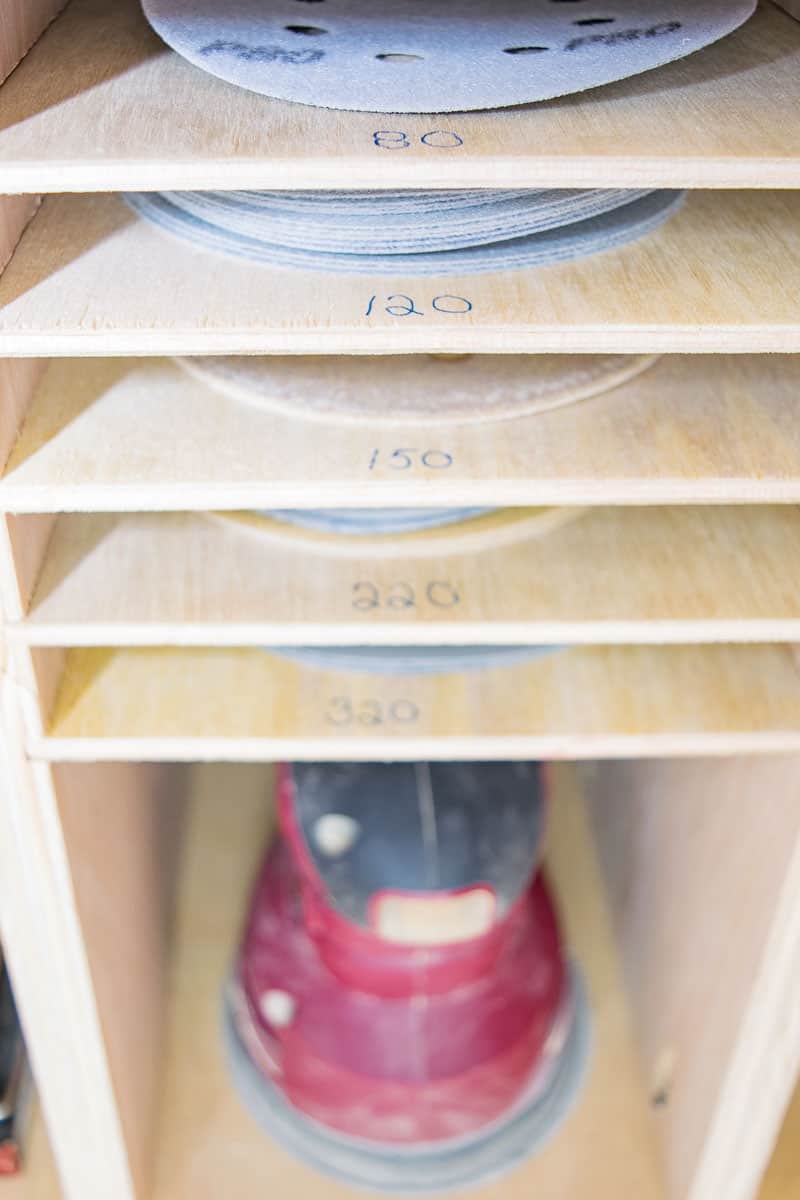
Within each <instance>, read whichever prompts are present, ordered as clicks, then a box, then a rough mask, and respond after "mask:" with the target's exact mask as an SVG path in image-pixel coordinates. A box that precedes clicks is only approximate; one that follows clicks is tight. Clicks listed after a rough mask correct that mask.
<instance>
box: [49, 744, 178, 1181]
mask: <svg viewBox="0 0 800 1200" xmlns="http://www.w3.org/2000/svg"><path fill="white" fill-rule="evenodd" d="M53 778H54V783H55V789H56V794H57V797H58V812H59V816H60V820H61V827H62V830H63V836H64V843H65V846H66V850H67V856H68V859H69V865H70V872H71V876H72V884H73V888H74V893H75V903H76V908H77V913H78V919H79V921H80V925H81V930H82V934H83V940H84V945H85V948H86V956H87V959H88V963H89V970H90V972H91V976H92V983H93V986H94V994H95V1001H96V1004H97V1011H98V1016H99V1020H100V1025H101V1028H102V1031H103V1038H104V1042H105V1048H106V1054H107V1058H108V1065H109V1070H110V1074H111V1080H112V1085H113V1089H114V1094H115V1097H116V1101H117V1107H118V1111H119V1118H120V1124H121V1128H122V1134H123V1139H124V1142H125V1147H126V1150H127V1156H128V1161H129V1164H130V1170H131V1175H132V1177H133V1181H134V1185H135V1189H136V1193H137V1195H138V1196H139V1197H146V1196H147V1195H148V1192H149V1176H150V1168H151V1164H152V1159H153V1138H154V1136H155V1133H156V1123H157V1115H158V1095H159V1083H160V1080H159V1075H160V1068H161V1064H162V1062H163V1051H164V1047H163V1040H162V1035H163V1029H164V1021H165V1014H166V1011H167V971H168V949H169V947H168V941H169V927H170V915H171V909H172V898H173V892H174V882H175V877H176V874H177V870H176V862H175V859H176V854H177V846H178V832H179V823H180V817H181V810H182V807H183V806H182V785H183V778H184V776H183V772H182V771H181V770H180V769H179V768H173V767H163V766H162V767H155V766H152V765H148V764H131V763H110V764H91V765H83V766H82V765H60V766H56V767H55V768H54V769H53Z"/></svg>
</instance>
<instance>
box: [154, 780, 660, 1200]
mask: <svg viewBox="0 0 800 1200" xmlns="http://www.w3.org/2000/svg"><path fill="white" fill-rule="evenodd" d="M269 791H270V783H269V772H267V771H264V770H263V769H261V768H253V767H249V768H248V767H242V766H235V767H226V768H220V767H211V768H209V767H200V768H195V803H194V808H193V812H192V817H191V823H190V829H189V836H188V839H187V845H186V850H185V867H184V877H183V881H182V884H181V900H180V913H179V926H178V933H179V937H178V941H177V951H176V958H175V962H174V969H173V975H172V986H171V995H172V997H173V1004H172V1012H171V1042H170V1047H169V1053H168V1056H167V1060H166V1063H165V1069H164V1078H165V1082H164V1100H163V1107H162V1121H161V1142H160V1148H159V1156H158V1162H157V1168H156V1181H155V1187H154V1191H153V1198H152V1200H212V1198H216V1197H218V1196H219V1195H220V1194H222V1193H223V1192H224V1194H225V1196H226V1198H229V1200H251V1198H252V1196H253V1195H254V1194H281V1195H291V1196H293V1197H298V1198H299V1200H311V1198H313V1197H315V1196H319V1195H320V1194H321V1193H322V1192H324V1194H325V1195H326V1196H329V1197H330V1198H331V1200H355V1197H356V1196H357V1195H358V1193H356V1192H354V1191H353V1190H352V1189H350V1188H348V1187H346V1186H344V1185H342V1184H338V1183H335V1182H332V1181H330V1180H327V1179H324V1178H322V1177H320V1176H318V1175H316V1174H314V1173H313V1172H312V1171H311V1170H310V1169H309V1168H307V1167H305V1166H303V1165H300V1164H298V1163H296V1162H295V1161H294V1160H293V1159H291V1158H290V1157H289V1156H288V1155H286V1154H285V1153H284V1152H283V1151H282V1150H281V1149H280V1148H279V1147H278V1146H276V1145H275V1144H274V1143H272V1142H271V1141H270V1140H269V1139H268V1138H267V1137H266V1136H265V1135H264V1133H263V1132H262V1131H261V1130H260V1128H258V1127H257V1126H256V1124H255V1122H254V1121H253V1120H252V1119H251V1118H250V1116H249V1115H248V1114H247V1113H246V1111H245V1110H244V1109H243V1108H242V1106H241V1103H240V1101H239V1100H238V1098H237V1096H236V1094H235V1093H234V1091H233V1089H232V1087H231V1085H230V1082H229V1080H228V1076H227V1072H226V1068H225V1064H224V1061H223V1052H222V1048H221V1045H220V1034H219V1003H220V989H221V986H222V982H223V980H224V978H225V975H226V972H227V970H228V968H229V964H230V960H231V955H232V953H233V949H234V946H235V944H236V940H237V937H238V934H239V927H240V922H241V920H242V917H243V913H244V906H245V903H246V899H247V890H248V887H249V880H250V878H251V876H252V874H253V872H254V870H255V868H256V866H257V863H258V859H259V857H260V855H261V853H262V850H263V847H264V844H265V839H266V836H267V832H268V829H269V824H270V802H269ZM223 795H224V796H226V797H228V798H229V799H230V800H231V803H230V804H225V805H223V804H220V796H223ZM557 797H558V803H557V804H556V805H555V806H554V811H553V822H552V827H551V831H550V839H549V867H550V871H551V874H552V876H553V878H554V881H555V884H556V888H557V894H558V899H559V904H560V908H561V911H562V914H563V917H564V920H565V925H566V930H567V934H568V937H569V938H570V940H571V942H572V945H573V946H574V949H575V951H576V953H577V954H578V956H579V957H580V959H581V962H582V964H583V967H584V970H585V972H586V974H587V978H588V986H589V991H590V995H591V1002H592V1006H593V1011H594V1020H595V1049H594V1059H593V1063H592V1068H591V1072H590V1076H589V1080H588V1084H587V1087H586V1090H585V1092H584V1095H583V1097H582V1100H581V1103H580V1104H579V1106H578V1108H577V1110H576V1111H575V1113H574V1115H573V1116H572V1118H571V1119H570V1120H569V1121H568V1122H567V1124H566V1125H565V1126H564V1127H563V1129H562V1130H561V1131H560V1133H559V1134H558V1135H557V1136H556V1137H555V1138H554V1139H553V1140H552V1141H551V1142H550V1143H549V1144H548V1145H547V1146H545V1147H544V1149H543V1150H542V1152H541V1153H540V1154H539V1155H537V1156H536V1157H535V1158H534V1159H532V1160H531V1161H530V1162H529V1163H527V1164H525V1165H524V1166H522V1167H520V1168H518V1169H517V1170H516V1171H515V1172H514V1173H513V1174H512V1175H511V1176H509V1177H508V1178H506V1179H504V1180H502V1181H501V1182H498V1183H495V1184H492V1185H489V1186H488V1187H485V1188H482V1189H480V1190H478V1191H471V1192H470V1193H469V1195H470V1197H472V1198H474V1200H500V1197H503V1200H522V1198H523V1197H529V1196H531V1195H553V1196H564V1197H567V1196H569V1197H573V1196H574V1197H578V1196H582V1195H584V1194H588V1193H589V1192H591V1194H592V1195H593V1196H595V1197H596V1198H597V1200H615V1198H616V1197H618V1196H619V1195H621V1194H623V1195H631V1196H636V1197H637V1200H665V1191H664V1187H663V1174H662V1168H661V1162H660V1158H659V1152H658V1148H657V1146H656V1143H655V1138H654V1133H653V1126H652V1118H651V1114H650V1111H649V1106H648V1101H647V1096H646V1094H645V1092H644V1088H643V1086H642V1077H641V1074H640V1068H639V1063H638V1060H637V1057H636V1053H635V1049H634V1046H633V1043H632V1040H631V1036H630V1025H629V1014H628V1010H627V1006H626V1002H625V996H624V990H623V988H622V986H621V980H620V967H619V964H618V961H617V957H616V952H615V949H614V944H613V939H612V936H611V933H610V923H609V916H608V910H607V907H606V903H605V900H604V898H603V894H602V889H601V884H600V880H599V875H598V870H597V866H596V863H595V861H594V858H593V854H592V849H591V844H590V839H589V836H588V831H587V828H586V818H585V814H584V812H583V809H582V805H581V801H580V799H579V798H578V797H577V795H576V794H575V792H574V789H573V786H572V784H571V780H570V778H569V777H568V776H567V777H563V778H562V777H559V778H558V779H557ZM462 1195H463V1193H459V1194H458V1196H459V1198H460V1197H461V1196H462Z"/></svg>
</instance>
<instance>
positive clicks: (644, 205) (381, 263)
mask: <svg viewBox="0 0 800 1200" xmlns="http://www.w3.org/2000/svg"><path fill="white" fill-rule="evenodd" d="M252 194H253V193H251V195H252ZM630 194H631V195H633V196H634V197H635V199H633V200H630V199H628V200H626V202H624V203H622V204H619V203H616V202H615V203H614V206H613V207H611V208H608V207H603V208H602V210H601V211H600V212H599V213H595V215H592V216H588V217H587V216H584V215H583V214H584V212H585V211H586V209H585V207H584V206H582V205H578V206H577V208H573V209H572V210H571V212H570V214H569V218H568V221H567V223H565V224H561V225H557V226H555V227H551V226H548V227H547V228H546V229H544V230H541V231H539V232H533V233H527V234H524V235H522V236H515V237H508V236H507V233H506V230H505V227H504V225H503V223H502V222H500V223H498V225H497V228H496V231H495V234H494V235H493V234H492V233H491V232H490V224H488V223H487V225H486V226H484V228H483V229H482V231H481V232H480V234H479V235H478V236H479V239H480V240H479V241H478V242H475V243H473V242H472V241H471V240H470V236H471V235H466V234H465V236H464V237H463V238H462V237H460V236H459V237H458V238H457V241H458V242H459V245H458V246H457V248H455V249H439V250H437V249H434V250H431V249H429V248H428V243H427V241H426V239H425V238H424V237H421V238H418V239H417V241H416V243H414V242H411V243H409V241H408V240H400V241H397V242H395V243H394V245H395V249H393V250H391V251H389V252H387V251H386V248H385V245H386V243H385V242H384V249H383V250H382V251H373V249H372V248H371V245H370V241H369V237H368V236H366V235H365V228H368V227H369V222H368V220H367V219H366V218H365V220H364V222H363V225H362V227H361V228H360V229H359V232H358V235H357V237H356V238H355V239H354V240H351V242H350V243H349V246H350V248H349V249H348V250H346V251H345V252H343V253H342V252H340V251H337V250H333V249H329V248H325V246H326V245H330V243H329V242H325V240H324V227H325V224H326V218H325V215H324V213H325V210H324V207H319V208H318V209H317V213H316V216H315V217H314V218H313V219H311V218H307V217H305V216H303V218H302V220H300V221H299V222H298V225H297V228H296V230H295V236H293V237H292V238H291V244H285V243H284V242H282V241H281V240H280V239H281V236H282V229H278V230H276V231H275V232H274V234H273V233H270V232H269V230H270V228H271V225H270V222H269V221H268V220H265V221H264V222H263V223H262V224H261V225H260V232H259V233H258V236H254V233H255V232H256V231H255V229H254V227H252V226H251V225H250V224H249V223H248V224H247V226H246V227H245V226H241V225H240V224H239V222H238V206H237V204H236V202H235V201H230V200H229V201H228V202H226V201H225V199H224V196H225V194H224V193H214V194H213V195H214V196H215V197H216V200H215V203H214V205H213V206H207V207H205V208H204V209H203V212H202V215H200V214H199V211H196V205H195V200H194V196H195V195H196V193H181V192H134V193H129V194H128V195H126V197H125V199H126V200H127V202H128V204H129V205H130V207H131V208H133V209H134V211H135V212H137V213H138V214H139V215H140V216H141V217H144V218H145V220H147V221H150V222H151V223H152V224H154V225H157V226H159V227H160V228H162V229H164V230H166V231H167V232H169V233H172V234H176V235H177V236H178V237H181V238H183V239H185V240H187V241H189V242H191V243H193V244H194V245H196V246H200V247H202V248H203V249H205V250H216V251H220V252H222V253H223V254H228V255H234V256H236V257H237V258H245V259H248V260H249V261H250V262H254V263H263V264H265V265H267V266H271V267H294V268H296V269H298V270H306V271H336V272H340V273H350V274H361V275H369V274H380V275H386V274H395V275H399V274H403V275H415V276H417V275H420V276H422V275H441V274H443V273H456V274H459V273H461V274H472V273H475V272H480V271H511V270H518V269H525V268H530V267H542V266H549V265H551V264H553V263H561V262H571V261H572V260H573V259H576V258H583V257H584V256H586V255H588V254H599V253H601V252H602V251H604V250H612V249H615V248H616V247H618V246H624V245H627V244H628V243H629V242H633V241H636V240H637V239H638V238H641V237H645V236H646V235H647V234H648V233H651V232H652V231H653V230H655V229H657V228H658V227H659V226H660V225H662V224H663V223H664V222H665V221H666V220H668V218H669V217H671V216H672V215H673V213H675V212H676V211H677V209H678V208H679V207H680V206H681V204H682V202H683V199H684V196H685V193H684V192H681V191H674V190H668V189H667V190H661V191H653V192H646V193H644V194H642V193H641V192H632V193H630ZM269 195H272V193H269ZM359 195H360V197H361V198H362V199H366V198H367V197H369V206H373V207H372V209H370V207H369V206H368V208H367V212H370V211H372V217H373V221H372V226H371V228H372V230H373V232H374V233H375V234H376V235H377V234H378V233H379V231H380V230H381V229H383V228H384V227H385V226H386V223H387V222H388V221H389V218H388V217H387V216H386V213H385V209H384V200H383V199H382V198H381V194H380V193H360V194H359V193H355V194H354V196H359ZM395 195H402V193H395ZM488 195H489V196H491V193H488ZM531 195H532V197H533V199H532V200H531V202H530V207H531V211H532V214H533V217H534V220H535V221H536V222H537V223H538V218H537V213H536V210H537V208H538V206H539V204H540V203H544V206H545V208H548V209H549V202H547V201H544V202H542V201H540V200H539V199H538V197H540V196H541V193H538V192H535V191H533V192H532V193H531ZM586 195H587V197H588V201H587V203H588V202H589V201H591V198H592V189H589V190H588V191H587V193H586ZM376 197H377V199H376ZM486 203H490V201H486ZM285 205H286V207H287V208H288V207H289V205H290V202H289V201H285ZM590 207H591V205H590ZM576 217H577V219H576ZM423 222H424V214H421V215H420V217H419V225H420V228H423ZM453 223H454V226H455V227H456V229H457V224H458V219H457V217H456V216H454V217H453ZM317 226H319V230H317ZM245 228H246V230H247V231H246V232H243V231H242V230H243V229H245ZM298 231H304V232H305V234H306V237H305V238H303V237H299V236H296V235H297V233H298ZM315 231H316V232H315ZM494 236H497V237H498V238H499V239H500V240H492V239H493V237H494ZM270 238H274V240H268V239H270ZM487 239H488V240H487ZM315 241H316V242H317V243H318V244H317V245H316V246H315V245H314V242H315ZM358 246H360V247H361V249H355V248H354V247H358Z"/></svg>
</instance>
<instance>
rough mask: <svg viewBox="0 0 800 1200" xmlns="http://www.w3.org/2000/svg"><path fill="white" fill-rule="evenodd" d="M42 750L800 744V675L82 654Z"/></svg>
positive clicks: (434, 752) (660, 662) (748, 656)
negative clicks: (390, 674)
mask: <svg viewBox="0 0 800 1200" xmlns="http://www.w3.org/2000/svg"><path fill="white" fill-rule="evenodd" d="M39 653H40V654H54V655H58V654H59V653H60V651H57V650H54V651H40V652H39ZM398 702H402V703H400V704H399V706H398ZM398 712H399V713H400V716H399V717H398V715H397V714H398ZM409 714H411V715H410V716H409ZM376 715H377V717H378V723H375V718H376ZM28 748H29V751H30V753H31V754H32V755H34V756H35V757H42V758H51V759H56V760H58V759H64V760H65V761H67V760H72V759H76V760H80V759H88V760H93V759H112V760H114V759H144V760H145V761H147V760H159V759H160V760H167V761H171V760H176V761H177V760H185V759H197V760H204V761H209V760H214V759H220V760H237V759H240V760H242V761H248V760H250V761H272V760H275V759H281V758H296V759H316V758H327V759H336V760H348V759H356V760H363V759H382V758H387V759H389V758H394V759H403V760H406V759H416V758H430V759H460V758H463V759H465V760H475V759H493V758H496V759H515V758H541V759H559V758H569V759H586V758H603V757H606V758H608V757H620V758H629V757H641V756H647V755H649V756H656V757H658V756H671V755H687V756H688V755H698V754H706V755H715V754H734V753H742V754H749V753H779V752H791V751H794V750H798V749H800V678H799V677H798V668H797V664H796V661H795V659H794V657H793V655H792V653H791V651H790V649H789V648H787V647H782V646H758V647H753V646H735V647H730V646H703V647H591V648H586V647H581V648H573V649H571V650H565V651H562V652H560V653H558V654H554V655H551V656H548V657H546V658H543V659H540V660H538V661H536V662H532V663H527V664H522V665H519V666H516V667H504V668H502V669H495V670H492V671H488V672H467V673H465V674H461V675H444V676H435V677H420V676H416V677H411V678H403V679H387V678H383V679H381V678H379V677H376V676H369V675H354V674H349V673H343V672H334V671H323V670H318V669H312V668H310V667H303V666H300V665H298V664H296V663H294V662H291V661H288V660H284V659H281V658H278V657H276V656H275V655H272V654H269V653H268V652H266V651H262V650H260V649H258V648H252V649H167V648H150V649H122V650H120V649H116V650H114V649H108V648H102V649H88V650H87V649H79V650H71V651H69V652H68V654H67V657H66V669H65V671H64V675H63V680H62V683H61V687H60V689H59V691H58V694H57V697H56V701H55V705H54V708H53V711H52V716H51V719H50V722H49V724H48V726H47V729H46V732H45V734H44V736H39V735H34V736H31V737H29V740H28Z"/></svg>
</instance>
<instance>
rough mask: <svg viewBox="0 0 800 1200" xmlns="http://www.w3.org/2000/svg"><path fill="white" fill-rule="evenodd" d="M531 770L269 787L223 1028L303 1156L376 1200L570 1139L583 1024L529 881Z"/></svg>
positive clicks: (542, 894) (467, 1182)
mask: <svg viewBox="0 0 800 1200" xmlns="http://www.w3.org/2000/svg"><path fill="white" fill-rule="evenodd" d="M542 793H543V783H542V775H541V773H540V770H539V768H538V767H537V766H536V765H535V764H527V763H470V764H456V763H431V764H428V763H417V764H402V763H397V764H383V765H371V764H352V765H351V764H343V765H315V764H309V765H295V766H293V767H291V768H289V767H283V768H281V774H280V782H279V792H278V797H279V805H278V807H279V823H280V836H279V837H278V838H277V839H276V840H275V841H274V842H273V844H272V846H271V847H270V849H269V851H268V854H267V858H266V861H265V863H264V866H263V868H262V871H261V874H260V877H259V879H258V881H257V884H256V888H255V893H254V896H253V900H252V904H251V908H250V911H249V914H248V917H247V921H246V926H245V931H244V935H243V939H242V943H241V947H240V950H239V954H238V958H237V962H236V966H235V970H234V973H233V977H232V979H231V982H230V984H229V986H228V988H227V990H226V1007H225V1025H226V1039H227V1042H228V1049H229V1058H230V1064H231V1068H232V1071H233V1075H234V1080H235V1083H236V1084H237V1086H238V1088H239V1091H240V1093H241V1095H242V1097H243V1099H244V1101H245V1103H246V1105H247V1106H248V1108H249V1109H250V1110H251V1112H252V1113H253V1115H254V1116H255V1117H256V1118H257V1119H258V1120H259V1121H260V1122H261V1124H262V1125H263V1127H264V1128H265V1129H266V1130H267V1132H268V1133H269V1134H270V1135H271V1136H273V1137H274V1138H275V1139H276V1140H277V1141H279V1142H281V1143H282V1144H283V1145H284V1146H285V1147H286V1148H287V1149H288V1150H290V1151H291V1152H293V1153H294V1154H295V1155H296V1156H297V1157H299V1158H302V1159H303V1160H305V1161H306V1162H308V1163H310V1164H311V1165H313V1166H315V1167H316V1168H317V1169H319V1170H321V1171H323V1172H325V1173H327V1174H329V1175H332V1176H335V1177H337V1178H339V1179H342V1180H345V1181H346V1182H348V1183H350V1184H353V1185H356V1186H360V1187H365V1188H369V1189H372V1190H376V1191H383V1192H394V1193H401V1194H414V1193H417V1194H418V1193H435V1192H441V1191H447V1190H450V1189H453V1188H460V1187H467V1186H471V1185H475V1184H476V1183H481V1182H484V1181H486V1180H487V1179H491V1178H493V1177H495V1176H497V1175H500V1174H502V1173H503V1172H505V1171H506V1170H508V1169H509V1168H510V1167H511V1166H513V1165H514V1164H516V1163H518V1162H520V1161H521V1160H522V1159H524V1158H527V1157H528V1156H529V1155H530V1154H531V1153H533V1152H534V1151H535V1150H536V1148H537V1146H538V1145H539V1144H541V1142H542V1141H543V1140H544V1139H545V1138H547V1137H548V1136H549V1135H550V1134H551V1133H552V1132H553V1131H554V1130H555V1128H556V1127H557V1126H558V1124H559V1123H560V1122H561V1121H562V1120H563V1119H564V1118H565V1116H566V1115H567V1113H568V1112H569V1110H570V1108H571V1106H572V1103H573V1101H574V1100H575V1098H576V1096H577V1094H578V1091H579V1089H580V1084H581V1081H582V1078H583V1075H584V1071H585V1067H586V1061H587V1058H588V1043H589V1029H588V1024H589V1022H588V1016H587V1005H586V1000H585V996H584V993H583V989H582V986H581V983H580V977H579V975H578V973H577V971H576V969H575V968H574V967H573V966H572V965H571V964H570V963H569V962H568V961H567V959H566V957H565V954H564V950H563V947H562V942H561V937H560V933H559V928H558V922H557V918H556V914H555V911H554V907H553V902H552V900H551V897H550V893H549V890H548V886H547V882H546V880H545V878H544V875H543V873H542V871H541V870H540V855H541V844H542V829H543V819H544V797H543V794H542Z"/></svg>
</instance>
